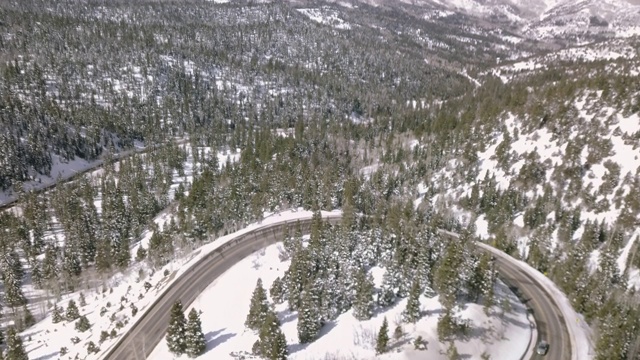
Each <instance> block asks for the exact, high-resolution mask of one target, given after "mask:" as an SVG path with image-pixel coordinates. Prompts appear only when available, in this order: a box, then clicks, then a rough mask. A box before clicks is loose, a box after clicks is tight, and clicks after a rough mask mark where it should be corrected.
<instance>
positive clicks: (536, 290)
mask: <svg viewBox="0 0 640 360" xmlns="http://www.w3.org/2000/svg"><path fill="white" fill-rule="evenodd" d="M478 246H479V247H480V248H482V249H484V250H486V251H489V252H491V253H492V254H493V255H494V259H495V263H496V265H497V267H498V273H499V274H500V279H502V281H504V282H505V283H506V284H507V285H508V286H509V287H511V288H512V289H513V288H515V290H516V294H517V295H518V296H519V297H520V299H522V300H523V302H524V303H525V305H527V307H528V308H530V309H532V310H533V317H534V318H535V320H536V326H537V330H538V339H534V340H536V341H535V342H532V344H531V346H534V347H535V346H536V345H537V344H538V341H540V340H545V341H547V343H549V352H548V353H547V355H546V356H540V355H537V354H535V352H534V356H533V357H532V359H551V360H570V359H571V341H570V337H569V333H568V331H567V326H566V323H565V319H564V317H563V316H562V312H561V311H560V309H559V308H558V306H557V305H556V303H555V302H554V300H553V297H552V296H551V295H550V294H549V293H548V292H547V290H546V289H544V287H543V286H542V285H541V284H540V283H539V282H538V281H536V280H535V279H534V278H533V277H531V275H529V274H528V273H527V272H526V271H525V270H523V269H521V268H520V267H518V266H517V265H516V264H515V263H514V262H513V261H511V259H510V257H509V256H508V255H506V254H505V253H503V252H502V251H499V250H496V249H494V248H492V247H490V246H488V245H486V244H479V245H478Z"/></svg>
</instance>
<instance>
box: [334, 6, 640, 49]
mask: <svg viewBox="0 0 640 360" xmlns="http://www.w3.org/2000/svg"><path fill="white" fill-rule="evenodd" d="M333 2H335V3H337V4H347V3H350V4H357V3H366V4H368V5H371V6H394V7H395V6H403V7H404V6H408V7H411V8H412V9H414V10H415V8H416V7H417V8H422V9H424V11H429V12H432V11H441V10H446V11H453V12H455V13H461V14H465V15H469V16H472V17H476V18H479V19H482V20H485V21H489V22H492V23H496V24H501V25H505V26H508V27H509V28H510V29H512V30H516V31H519V32H521V33H522V35H523V36H526V37H528V38H532V39H546V38H568V39H572V38H575V37H576V36H581V35H597V36H619V35H620V34H622V36H625V37H627V36H630V35H640V0H533V1H525V0H357V1H356V0H352V1H351V2H349V1H344V0H340V1H338V0H336V1H333ZM630 30H631V31H630ZM576 40H577V42H582V40H580V39H576Z"/></svg>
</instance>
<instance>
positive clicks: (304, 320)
mask: <svg viewBox="0 0 640 360" xmlns="http://www.w3.org/2000/svg"><path fill="white" fill-rule="evenodd" d="M313 292H314V291H313V290H312V288H311V287H310V286H307V288H306V289H305V291H304V292H303V293H302V301H301V303H300V309H299V310H298V340H299V341H300V343H302V344H306V343H310V342H312V341H314V340H315V339H316V337H317V336H318V331H320V328H321V327H322V323H321V321H320V312H319V311H318V304H317V302H316V301H314V300H315V299H314V293H313Z"/></svg>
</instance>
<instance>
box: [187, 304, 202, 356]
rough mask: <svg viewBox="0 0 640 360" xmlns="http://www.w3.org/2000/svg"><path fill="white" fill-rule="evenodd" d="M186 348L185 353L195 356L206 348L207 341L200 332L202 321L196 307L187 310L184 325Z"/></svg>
mask: <svg viewBox="0 0 640 360" xmlns="http://www.w3.org/2000/svg"><path fill="white" fill-rule="evenodd" d="M185 340H186V350H185V353H186V354H187V355H188V356H189V357H191V358H196V357H198V356H200V355H202V354H203V353H204V351H205V350H206V349H207V341H206V339H205V338H204V334H203V333H202V323H201V322H200V314H199V313H198V312H197V311H196V309H193V308H192V309H191V311H189V316H188V319H187V326H186V334H185Z"/></svg>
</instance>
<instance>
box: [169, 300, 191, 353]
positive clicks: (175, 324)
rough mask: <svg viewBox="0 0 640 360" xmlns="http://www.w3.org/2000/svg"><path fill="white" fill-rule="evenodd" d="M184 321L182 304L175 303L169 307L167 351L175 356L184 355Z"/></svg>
mask: <svg viewBox="0 0 640 360" xmlns="http://www.w3.org/2000/svg"><path fill="white" fill-rule="evenodd" d="M185 332H186V320H185V318H184V313H183V310H182V302H180V300H178V301H176V302H175V303H174V304H173V306H172V307H171V318H170V319H169V329H168V330H167V336H166V339H167V346H168V347H169V351H170V352H171V353H173V354H176V355H181V354H184V352H185V350H186V339H185Z"/></svg>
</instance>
